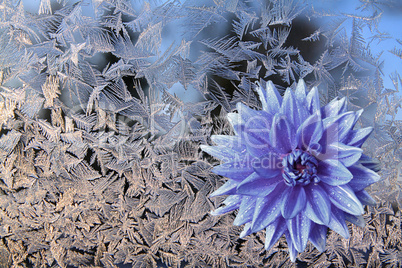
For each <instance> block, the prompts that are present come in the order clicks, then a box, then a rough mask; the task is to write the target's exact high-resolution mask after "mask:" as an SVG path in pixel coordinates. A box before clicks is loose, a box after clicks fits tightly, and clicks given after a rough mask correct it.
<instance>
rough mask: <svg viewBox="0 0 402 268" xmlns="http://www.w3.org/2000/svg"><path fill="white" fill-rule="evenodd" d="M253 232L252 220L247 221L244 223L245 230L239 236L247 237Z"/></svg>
mask: <svg viewBox="0 0 402 268" xmlns="http://www.w3.org/2000/svg"><path fill="white" fill-rule="evenodd" d="M252 233H253V232H252V231H251V222H247V223H246V224H245V225H244V228H243V231H242V232H241V233H240V235H239V237H240V238H243V237H246V236H248V235H250V234H252Z"/></svg>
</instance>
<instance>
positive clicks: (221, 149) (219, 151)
mask: <svg viewBox="0 0 402 268" xmlns="http://www.w3.org/2000/svg"><path fill="white" fill-rule="evenodd" d="M200 148H201V150H203V151H204V152H206V153H208V154H210V155H212V156H213V157H216V158H218V159H220V160H222V161H223V162H231V160H233V157H234V156H235V155H238V154H239V152H236V151H235V150H233V149H230V148H229V147H225V146H208V145H200Z"/></svg>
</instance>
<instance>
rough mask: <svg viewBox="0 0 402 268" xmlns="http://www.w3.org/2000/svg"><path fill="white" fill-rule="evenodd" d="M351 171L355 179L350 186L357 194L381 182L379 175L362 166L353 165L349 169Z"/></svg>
mask: <svg viewBox="0 0 402 268" xmlns="http://www.w3.org/2000/svg"><path fill="white" fill-rule="evenodd" d="M349 170H350V172H351V173H352V175H353V179H352V180H351V181H350V182H349V184H348V185H349V186H350V187H351V188H352V189H353V191H355V192H358V191H361V190H364V188H366V187H368V186H370V185H371V184H373V183H376V182H378V181H379V180H380V176H379V175H378V174H377V173H375V172H374V171H372V170H371V169H368V168H366V167H364V166H362V165H353V166H351V167H349Z"/></svg>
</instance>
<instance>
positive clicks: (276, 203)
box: [251, 183, 287, 232]
mask: <svg viewBox="0 0 402 268" xmlns="http://www.w3.org/2000/svg"><path fill="white" fill-rule="evenodd" d="M285 187H287V186H286V185H285V183H279V184H278V185H277V186H276V188H275V190H274V191H272V193H271V194H269V195H267V196H265V197H260V198H258V199H257V203H256V208H255V210H254V215H253V222H252V223H251V230H252V232H258V231H260V230H262V229H264V228H265V227H267V226H268V225H269V224H270V223H272V222H273V221H274V220H275V219H276V218H277V217H278V216H280V213H281V210H280V203H281V196H282V193H283V190H284V188H285Z"/></svg>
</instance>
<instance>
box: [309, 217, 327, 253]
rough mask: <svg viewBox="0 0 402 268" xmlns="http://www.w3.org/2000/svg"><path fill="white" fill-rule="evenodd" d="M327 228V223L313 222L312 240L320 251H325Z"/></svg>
mask: <svg viewBox="0 0 402 268" xmlns="http://www.w3.org/2000/svg"><path fill="white" fill-rule="evenodd" d="M327 229H328V227H327V226H325V225H320V224H316V223H313V225H312V226H311V232H310V241H311V243H313V245H314V246H315V247H316V248H317V249H318V251H319V252H324V251H325V241H326V240H327Z"/></svg>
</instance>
